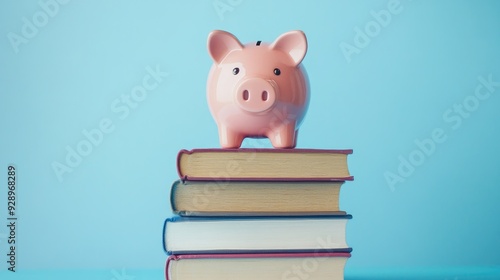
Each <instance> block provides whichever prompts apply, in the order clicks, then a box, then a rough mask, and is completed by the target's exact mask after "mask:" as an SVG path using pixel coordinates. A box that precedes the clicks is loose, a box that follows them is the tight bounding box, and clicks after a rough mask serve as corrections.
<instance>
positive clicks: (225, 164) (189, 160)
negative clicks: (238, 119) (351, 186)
mask: <svg viewBox="0 0 500 280" xmlns="http://www.w3.org/2000/svg"><path fill="white" fill-rule="evenodd" d="M351 153H352V150H322V149H193V150H190V151H187V150H181V151H180V152H179V153H178V156H177V171H178V173H179V176H180V178H181V179H184V180H216V181H227V180H233V181H234V180H239V181H247V180H254V181H268V180H271V181H275V180H276V181H283V180H286V181H345V180H352V179H353V177H352V176H351V175H350V174H349V170H348V166H347V156H348V155H349V154H351Z"/></svg>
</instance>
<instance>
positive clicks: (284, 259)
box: [165, 252, 351, 280]
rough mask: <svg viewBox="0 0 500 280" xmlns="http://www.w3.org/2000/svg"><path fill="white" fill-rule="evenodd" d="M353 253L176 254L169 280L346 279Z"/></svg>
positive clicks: (169, 267)
mask: <svg viewBox="0 0 500 280" xmlns="http://www.w3.org/2000/svg"><path fill="white" fill-rule="evenodd" d="M350 256H351V254H349V253H318V252H316V253H292V254H283V253H276V254H216V255H172V256H170V257H169V258H168V259H167V263H166V265H165V278H166V279H167V280H195V279H196V280H198V279H205V280H220V279H238V280H255V279H259V280H275V279H308V280H323V279H329V280H340V279H344V267H345V264H346V261H347V259H348V258H349V257H350Z"/></svg>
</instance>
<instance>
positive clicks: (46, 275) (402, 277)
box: [0, 265, 500, 280]
mask: <svg viewBox="0 0 500 280" xmlns="http://www.w3.org/2000/svg"><path fill="white" fill-rule="evenodd" d="M0 279H2V280H24V279H26V280H27V279H30V280H36V279H51V280H59V279H65V280H66V279H72V280H88V279H93V280H149V279H151V280H152V279H156V280H161V279H165V278H164V272H163V269H144V270H138V269H126V268H117V269H78V270H69V269H68V270H43V269H41V270H20V271H16V272H10V271H1V272H0ZM396 279H397V280H414V279H415V280H417V279H419V280H438V279H439V280H469V279H475V280H489V279H491V280H493V279H495V280H498V279H500V265H499V266H494V267H411V268H400V267H397V268H378V267H377V268H352V267H348V268H346V270H345V280H396Z"/></svg>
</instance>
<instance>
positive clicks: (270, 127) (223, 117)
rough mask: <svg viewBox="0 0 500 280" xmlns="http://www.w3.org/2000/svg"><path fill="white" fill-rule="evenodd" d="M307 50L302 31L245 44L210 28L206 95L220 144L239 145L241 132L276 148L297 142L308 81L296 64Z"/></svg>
mask: <svg viewBox="0 0 500 280" xmlns="http://www.w3.org/2000/svg"><path fill="white" fill-rule="evenodd" d="M306 51H307V39H306V36H305V35H304V33H303V32H302V31H290V32H287V33H284V34H282V35H281V36H279V37H278V38H277V39H276V40H275V41H274V42H273V43H271V44H268V43H263V42H261V41H257V42H253V43H249V44H246V45H242V44H241V43H240V42H239V41H238V39H237V38H236V37H235V36H234V35H232V34H231V33H228V32H225V31H220V30H216V31H213V32H211V33H210V35H209V36H208V52H209V54H210V56H211V57H212V59H213V61H214V64H213V66H212V68H211V70H210V74H209V76H208V82H207V99H208V104H209V107H210V112H211V113H212V116H213V117H214V119H215V121H216V123H217V126H218V129H219V139H220V145H221V146H222V148H239V147H240V146H241V143H242V141H243V139H244V138H245V137H255V138H260V137H267V138H269V140H270V141H271V144H272V145H273V146H274V147H275V148H294V147H295V146H296V143H297V131H298V127H299V125H300V123H301V122H302V119H303V118H304V115H305V113H306V111H307V107H308V105H309V82H308V78H307V74H306V72H305V70H304V68H303V67H302V65H301V64H300V62H301V61H302V59H303V58H304V56H305V55H306Z"/></svg>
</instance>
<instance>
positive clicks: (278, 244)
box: [163, 215, 352, 255]
mask: <svg viewBox="0 0 500 280" xmlns="http://www.w3.org/2000/svg"><path fill="white" fill-rule="evenodd" d="M351 218H352V217H351V215H342V216H309V217H304V216H299V217H266V218H262V217H211V218H189V217H188V218H186V217H179V216H176V217H173V218H169V219H166V220H165V224H164V227H163V248H164V250H165V252H167V254H169V255H171V254H210V253H212V254H216V253H273V252H274V253H278V252H287V253H290V252H335V251H339V252H350V251H351V248H350V247H349V246H348V245H347V243H346V237H345V232H346V224H347V221H348V220H349V219H351Z"/></svg>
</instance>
